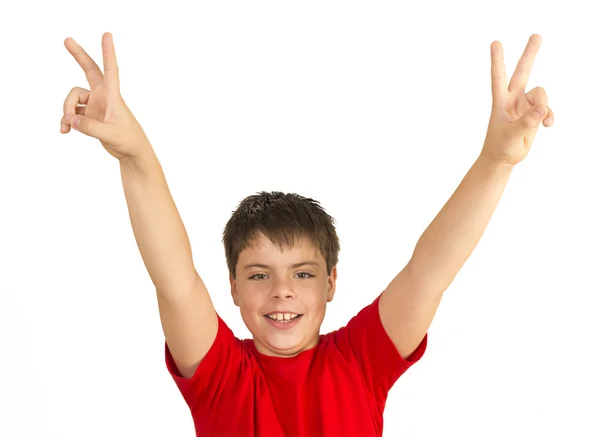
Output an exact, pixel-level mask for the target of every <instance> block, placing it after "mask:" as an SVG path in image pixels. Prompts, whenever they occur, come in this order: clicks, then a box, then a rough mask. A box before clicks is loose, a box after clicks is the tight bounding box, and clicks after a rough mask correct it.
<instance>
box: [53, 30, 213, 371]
mask: <svg viewBox="0 0 600 437" xmlns="http://www.w3.org/2000/svg"><path fill="white" fill-rule="evenodd" d="M65 46H66V48H67V50H68V51H69V52H70V53H71V54H72V55H73V57H74V58H75V60H76V61H77V62H78V63H79V65H80V66H81V67H82V68H83V70H84V72H85V75H86V78H87V80H88V83H89V85H90V90H86V89H83V88H73V90H72V91H71V92H70V93H69V95H68V96H67V98H66V100H65V104H64V116H63V118H62V120H61V132H62V133H68V132H69V131H70V129H71V127H73V128H74V129H76V130H78V131H80V132H82V133H84V134H86V135H88V136H91V137H94V138H97V139H99V140H100V143H101V144H102V146H103V147H104V148H105V149H106V150H107V151H108V153H110V154H111V155H112V156H114V157H115V158H117V159H118V160H119V163H120V169H121V178H122V182H123V189H124V192H125V198H126V201H127V207H128V210H129V217H130V220H131V225H132V228H133V233H134V236H135V239H136V243H137V245H138V248H139V251H140V254H141V256H142V259H143V261H144V264H145V266H146V269H147V270H148V273H149V275H150V278H151V280H152V282H153V284H154V286H155V287H156V294H157V299H158V305H159V311H160V317H161V322H162V327H163V331H164V334H165V338H166V342H167V345H168V346H169V350H170V352H171V355H172V356H173V359H174V361H175V363H176V364H177V367H178V369H179V371H180V372H181V374H182V376H184V377H191V376H192V375H193V373H194V371H195V369H196V368H197V366H198V364H199V362H200V361H201V360H202V358H203V357H204V356H205V355H206V353H207V351H208V350H209V349H210V347H211V345H212V343H213V341H214V339H215V337H216V333H217V327H218V322H217V315H216V312H215V310H214V307H213V304H212V302H211V299H210V296H209V294H208V292H207V290H206V287H205V285H204V283H203V282H202V279H201V278H200V276H199V275H198V273H197V272H196V269H195V267H194V264H193V259H192V251H191V248H190V242H189V239H188V236H187V233H186V231H185V227H184V225H183V222H182V221H181V218H180V217H179V213H178V211H177V208H176V206H175V203H174V202H173V198H172V196H171V193H170V191H169V188H168V185H167V181H166V179H165V176H164V173H163V170H162V168H161V165H160V163H159V160H158V158H157V157H156V154H155V153H154V150H153V149H152V146H151V144H150V142H149V140H148V138H147V137H146V135H145V133H144V131H143V129H142V127H141V126H140V125H139V123H138V122H137V120H136V119H135V117H134V116H133V114H132V113H131V112H130V110H129V108H128V107H127V105H126V104H125V102H124V101H123V99H122V97H121V94H120V86H119V75H118V68H117V60H116V55H115V50H114V45H113V40H112V35H111V34H109V33H105V34H104V35H103V37H102V54H103V60H104V73H103V72H102V71H101V70H100V68H99V67H98V65H97V64H96V63H95V62H94V61H93V60H92V59H91V58H90V56H89V55H88V54H87V53H86V52H85V51H84V50H83V49H82V48H81V47H80V46H79V45H78V44H77V43H76V42H75V41H74V40H73V39H71V38H67V39H66V40H65ZM78 105H79V106H78Z"/></svg>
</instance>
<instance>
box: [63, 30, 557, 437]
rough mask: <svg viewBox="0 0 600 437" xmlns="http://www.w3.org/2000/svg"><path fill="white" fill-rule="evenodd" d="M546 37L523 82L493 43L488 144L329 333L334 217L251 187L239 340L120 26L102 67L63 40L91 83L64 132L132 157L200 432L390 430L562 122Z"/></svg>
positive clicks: (239, 250) (231, 226)
mask: <svg viewBox="0 0 600 437" xmlns="http://www.w3.org/2000/svg"><path fill="white" fill-rule="evenodd" d="M540 44H541V38H540V37H539V36H538V35H533V36H532V37H531V38H530V39H529V42H528V44H527V47H526V49H525V52H524V53H523V56H522V57H521V59H520V60H519V64H518V65H517V68H516V72H515V74H514V75H513V76H512V78H511V81H510V83H508V82H507V78H506V74H505V71H504V60H503V55H502V46H501V45H500V43H498V42H494V43H493V44H492V46H491V57H492V97H493V105H492V111H491V116H490V121H489V126H488V132H487V135H486V138H485V141H484V145H483V148H482V150H481V153H480V155H479V156H478V158H477V160H476V161H475V163H474V164H473V165H472V167H471V168H470V170H469V171H468V173H467V174H466V176H465V177H464V179H463V180H462V182H461V184H460V185H459V187H458V188H457V190H456V191H455V192H454V194H453V195H452V197H451V198H450V199H449V201H448V202H447V203H446V205H445V206H444V207H443V208H442V210H441V211H440V213H439V214H438V215H437V217H436V218H435V219H434V220H433V221H432V223H431V224H430V226H429V227H428V228H427V229H426V230H425V232H424V233H423V235H422V236H421V238H420V239H419V241H418V243H417V245H416V247H415V249H414V252H413V255H412V257H411V259H410V260H409V262H408V263H407V265H406V266H404V268H402V269H401V270H400V272H399V273H398V275H397V276H396V277H395V278H394V279H393V280H392V281H391V282H390V283H389V285H388V286H387V287H386V289H385V290H384V291H383V292H382V293H381V294H379V295H378V296H377V298H376V299H375V300H374V301H373V302H371V303H370V304H369V305H367V306H366V307H365V308H364V309H362V310H361V311H360V312H359V313H358V314H357V315H355V316H353V317H351V318H350V320H349V322H348V323H347V325H346V326H344V327H341V328H340V329H339V330H337V331H334V332H331V333H329V334H325V335H321V334H320V327H321V324H322V322H323V318H324V316H325V312H326V306H327V303H328V302H330V301H331V300H332V299H333V298H334V294H335V286H336V279H337V268H336V265H337V260H338V252H339V241H338V238H337V235H336V232H335V227H334V222H333V219H332V218H331V217H330V216H329V215H328V214H327V213H326V212H325V210H324V209H323V208H322V207H321V206H320V205H319V203H318V202H316V201H314V200H312V199H307V198H304V197H302V196H299V195H297V194H284V193H278V192H272V193H267V192H262V193H258V194H254V195H251V196H248V197H247V198H246V199H244V200H243V201H242V202H241V203H240V205H239V206H238V208H237V209H236V211H234V213H233V215H232V217H231V219H230V220H229V221H228V223H227V225H226V226H225V231H224V234H223V243H224V246H225V253H226V258H227V264H228V268H229V275H230V288H231V295H232V298H233V302H234V304H235V305H237V306H238V307H239V308H240V313H241V316H242V318H243V320H244V323H245V325H246V326H247V327H248V329H249V331H250V332H251V334H252V339H246V340H240V339H238V338H236V337H235V336H234V334H233V333H232V331H231V330H230V329H229V328H228V326H227V324H226V323H225V322H224V321H223V320H222V319H221V318H220V317H219V315H218V314H217V313H216V311H215V309H214V307H213V305H212V302H211V299H210V296H209V294H208V291H207V290H206V287H205V285H204V283H203V281H202V279H201V278H200V275H199V274H198V272H197V271H196V269H195V266H194V265H193V261H192V253H191V248H190V244H189V239H188V237H187V234H186V231H185V228H184V226H183V223H182V221H181V219H180V217H179V214H178V212H177V209H176V207H175V204H174V202H173V199H172V197H171V195H170V193H169V189H168V186H167V183H166V179H165V177H164V174H163V171H162V168H161V165H160V163H159V161H158V159H157V157H156V155H155V153H154V151H153V148H152V146H151V144H150V141H149V140H148V138H147V137H146V135H145V133H144V131H143V129H142V128H141V126H140V124H139V123H138V122H137V120H136V119H135V117H134V116H133V114H132V113H131V112H130V111H129V109H128V107H127V105H126V104H125V102H124V101H123V99H122V97H121V94H120V89H119V76H118V67H117V60H116V55H115V51H114V45H113V41H112V36H111V35H110V34H109V33H106V34H104V35H103V38H102V53H103V60H104V73H102V71H101V70H100V68H99V67H98V66H97V65H96V63H95V62H94V61H93V60H92V59H91V58H90V57H89V56H88V55H87V54H86V53H85V51H83V49H82V48H81V47H80V46H79V45H78V44H77V43H75V41H73V40H72V39H71V38H67V40H65V46H66V47H67V49H68V50H69V52H70V53H71V54H72V55H73V56H74V58H75V59H76V61H77V62H78V63H79V65H80V66H81V67H82V68H83V70H84V72H85V74H86V77H87V80H88V82H89V84H90V90H86V89H83V88H73V89H72V90H71V92H70V93H69V95H68V96H67V98H66V100H65V104H64V108H63V112H64V115H63V118H62V120H61V132H62V133H67V132H69V131H70V129H71V127H73V128H75V129H77V130H79V131H81V132H82V133H84V134H86V135H89V136H91V137H94V138H97V139H99V140H100V143H101V144H102V146H103V147H104V148H105V149H106V150H107V151H108V152H109V153H110V154H111V155H112V156H114V157H115V158H117V159H118V160H119V164H120V169H121V176H122V181H123V188H124V192H125V197H126V200H127V206H128V209H129V214H130V219H131V224H132V228H133V231H134V235H135V238H136V242H137V244H138V247H139V250H140V253H141V255H142V258H143V260H144V263H145V265H146V268H147V270H148V273H149V275H150V277H151V279H152V281H153V284H154V285H155V287H156V294H157V298H158V303H159V310H160V316H161V322H162V327H163V331H164V334H165V357H166V365H167V368H168V370H169V372H170V374H171V376H172V378H173V379H174V381H175V383H176V384H177V387H178V388H179V390H180V392H181V394H182V396H183V397H184V399H185V401H186V402H187V404H188V405H189V408H190V411H191V414H192V416H193V419H194V425H195V428H196V434H197V435H198V436H269V437H280V436H281V437H283V436H341V435H344V436H346V437H350V436H361V437H366V436H381V435H382V432H383V411H384V408H385V402H386V398H387V394H388V392H389V390H390V388H391V387H392V386H393V384H394V383H395V382H396V381H397V379H398V378H399V377H400V376H401V375H402V374H403V373H404V372H406V370H407V369H409V368H410V367H411V366H412V365H413V364H414V363H416V362H417V361H418V360H419V359H420V358H421V357H422V355H423V353H424V351H425V349H426V345H427V331H428V329H429V326H430V325H431V322H432V319H433V317H434V315H435V313H436V311H437V308H438V306H439V303H440V300H441V298H442V295H443V293H444V291H445V290H446V289H447V288H448V286H449V285H450V283H451V282H452V281H453V279H454V277H455V276H456V274H457V273H458V271H459V270H460V269H461V267H462V266H463V264H464V262H465V261H466V260H467V258H468V257H469V256H470V254H471V252H472V251H473V249H474V248H475V246H476V244H477V243H478V241H479V239H480V238H481V236H482V234H483V232H484V230H485V228H486V227H487V224H488V223H489V220H490V218H491V216H492V214H493V212H494V210H495V209H496V206H497V204H498V202H499V200H500V198H501V196H502V193H503V191H504V188H505V186H506V184H507V182H508V180H509V177H510V175H511V173H512V170H513V168H514V166H515V165H516V164H517V163H519V162H520V161H522V160H523V159H524V158H525V156H526V155H527V153H528V152H529V150H530V148H531V145H532V143H533V140H534V138H535V135H536V132H537V129H538V128H539V125H540V123H543V125H545V126H551V125H552V123H553V113H552V111H551V110H550V108H549V107H548V106H547V103H548V99H547V96H546V93H545V91H544V90H543V89H542V88H539V87H538V88H534V89H532V90H530V91H529V92H525V88H526V86H527V82H528V79H529V74H530V72H531V68H532V65H533V61H534V58H535V55H536V53H537V51H538V49H539V47H540ZM78 104H79V105H78ZM434 110H435V108H434Z"/></svg>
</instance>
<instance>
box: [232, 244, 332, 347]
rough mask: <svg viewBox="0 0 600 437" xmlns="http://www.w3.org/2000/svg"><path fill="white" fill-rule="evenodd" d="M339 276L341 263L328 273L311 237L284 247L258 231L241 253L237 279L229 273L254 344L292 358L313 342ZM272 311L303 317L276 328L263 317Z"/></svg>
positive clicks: (235, 301) (314, 342)
mask: <svg viewBox="0 0 600 437" xmlns="http://www.w3.org/2000/svg"><path fill="white" fill-rule="evenodd" d="M300 263H305V264H302V265H299V264H300ZM259 264H260V265H262V266H258V265H259ZM336 279H337V268H336V267H334V268H333V269H332V272H331V275H327V266H326V262H325V258H324V257H323V256H322V255H321V253H320V252H319V251H318V250H317V249H316V248H315V246H314V245H312V244H311V243H310V242H309V241H307V240H305V239H304V240H301V241H299V242H298V243H297V244H296V245H295V246H294V247H292V248H291V249H287V248H283V250H282V249H280V248H279V247H278V246H276V245H274V244H273V243H272V242H271V241H270V240H268V239H267V238H266V237H265V236H264V235H263V234H259V236H258V238H257V239H256V242H255V243H254V244H253V245H252V246H251V247H249V248H247V249H245V250H243V251H242V253H241V254H240V257H239V260H238V263H237V266H236V279H233V277H231V276H230V284H231V295H232V298H233V302H234V304H235V305H237V306H238V307H239V308H240V313H241V315H242V318H243V320H244V323H245V324H246V326H247V327H248V329H249V330H250V332H251V333H252V336H253V338H254V343H255V346H256V349H257V350H258V351H259V352H261V353H263V354H265V355H270V356H279V357H291V356H295V355H297V354H299V353H300V352H302V351H304V350H308V349H311V348H313V347H315V346H316V345H317V343H318V340H319V329H320V327H321V324H322V323H323V319H324V317H325V311H326V307H327V303H328V302H331V301H332V299H333V296H334V294H335V283H336ZM274 311H280V312H284V313H285V312H290V313H297V314H302V317H301V318H300V320H299V321H298V323H297V325H296V326H294V327H293V328H291V329H286V330H283V329H277V328H275V327H273V326H272V325H271V324H270V323H268V321H267V320H265V317H264V315H265V314H268V313H271V312H274Z"/></svg>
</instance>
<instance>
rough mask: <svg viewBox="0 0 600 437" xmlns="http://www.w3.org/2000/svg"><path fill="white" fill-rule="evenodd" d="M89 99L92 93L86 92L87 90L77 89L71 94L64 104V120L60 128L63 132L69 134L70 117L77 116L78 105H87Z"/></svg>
mask: <svg viewBox="0 0 600 437" xmlns="http://www.w3.org/2000/svg"><path fill="white" fill-rule="evenodd" d="M89 98H90V91H89V90H86V89H85V88H80V87H75V88H73V89H72V90H71V91H70V92H69V94H68V95H67V98H66V99H65V102H64V104H63V118H62V120H61V128H60V131H61V132H63V133H67V132H69V130H70V124H69V121H68V116H72V115H75V114H77V113H78V112H77V109H78V108H77V105H86V104H87V102H88V99H89Z"/></svg>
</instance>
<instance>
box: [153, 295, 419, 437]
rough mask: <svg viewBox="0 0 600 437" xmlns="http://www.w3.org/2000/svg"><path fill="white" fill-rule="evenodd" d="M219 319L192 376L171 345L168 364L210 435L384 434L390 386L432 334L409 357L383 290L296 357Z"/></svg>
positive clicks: (199, 425)
mask: <svg viewBox="0 0 600 437" xmlns="http://www.w3.org/2000/svg"><path fill="white" fill-rule="evenodd" d="M218 320H219V328H218V332H217V336H216V338H215V341H214V343H213V345H212V346H211V348H210V350H209V351H208V353H207V354H206V356H205V357H204V359H203V360H202V361H201V362H200V365H199V366H198V369H197V370H196V372H195V373H194V375H193V376H192V377H191V378H183V377H182V376H181V374H180V373H179V371H178V370H177V367H176V365H175V362H174V361H173V357H172V356H171V354H170V352H169V348H168V346H166V345H165V357H166V365H167V368H168V370H169V372H170V374H171V376H172V377H173V379H174V380H175V383H176V384H177V387H178V388H179V390H180V392H181V394H182V396H183V398H184V399H185V401H186V403H187V404H188V406H189V408H190V411H191V413H192V417H193V420H194V425H195V428H196V435H197V436H202V437H206V436H210V437H212V436H215V437H216V436H218V437H242V436H243V437H263V436H264V437H305V436H306V437H308V436H310V437H317V436H323V437H329V436H336V437H337V436H344V437H353V436H357V437H371V436H373V437H376V436H381V435H382V432H383V409H384V407H385V402H386V399H387V395H388V391H389V390H390V388H391V387H392V385H393V384H394V383H395V382H396V380H397V379H398V378H399V377H400V375H402V374H403V373H404V372H405V371H406V370H408V368H409V367H411V366H412V365H413V364H414V363H416V362H417V361H419V359H420V358H421V357H422V355H423V353H424V352H425V349H426V347H427V334H426V335H425V336H424V338H423V340H422V341H421V344H420V345H419V346H418V347H417V349H416V350H415V351H414V352H413V354H412V355H411V356H410V357H409V358H408V359H407V360H404V359H402V357H401V356H400V354H399V353H398V351H397V349H396V347H395V346H394V344H393V343H392V340H391V339H390V338H389V336H388V335H387V333H386V331H385V329H384V327H383V324H382V323H381V319H380V316H379V297H377V299H375V301H374V302H373V303H371V304H370V305H368V306H367V307H366V308H364V309H363V310H361V311H360V312H359V313H358V314H357V315H356V316H355V317H353V318H352V319H351V320H350V321H349V322H348V324H347V325H346V326H345V327H343V328H341V329H339V330H337V331H334V332H331V333H329V334H326V335H321V336H320V337H319V344H318V345H317V346H316V347H314V348H312V349H309V350H306V351H303V352H301V353H300V354H298V355H296V356H295V357H292V358H280V357H271V356H267V355H263V354H261V353H259V352H258V351H257V350H256V348H255V346H254V342H253V341H252V340H239V339H237V338H236V337H235V336H234V335H233V333H232V331H231V330H230V329H229V328H228V327H227V325H226V324H225V322H223V320H222V319H221V318H220V317H218Z"/></svg>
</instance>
